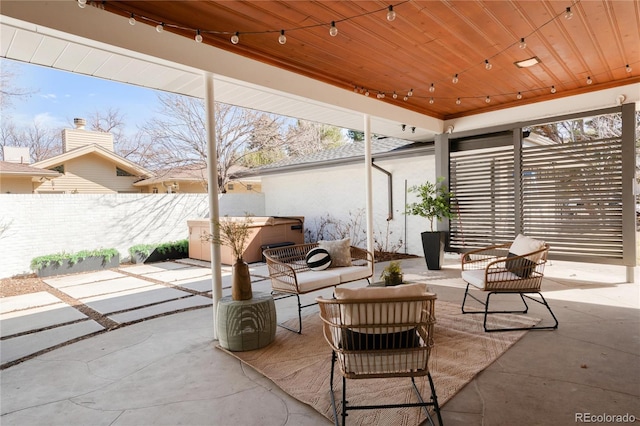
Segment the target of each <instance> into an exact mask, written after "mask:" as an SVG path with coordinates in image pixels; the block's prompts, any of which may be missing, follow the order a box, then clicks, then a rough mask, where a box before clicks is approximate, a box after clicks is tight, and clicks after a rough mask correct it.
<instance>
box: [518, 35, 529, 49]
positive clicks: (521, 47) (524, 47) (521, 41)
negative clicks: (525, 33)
mask: <svg viewBox="0 0 640 426" xmlns="http://www.w3.org/2000/svg"><path fill="white" fill-rule="evenodd" d="M518 47H520V49H526V48H527V42H526V41H524V37H522V38H521V39H520V45H519V46H518Z"/></svg>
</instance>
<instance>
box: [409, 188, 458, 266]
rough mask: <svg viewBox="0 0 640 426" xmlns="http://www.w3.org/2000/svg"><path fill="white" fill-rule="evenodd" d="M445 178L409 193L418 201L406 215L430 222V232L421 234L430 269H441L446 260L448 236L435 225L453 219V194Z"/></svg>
mask: <svg viewBox="0 0 640 426" xmlns="http://www.w3.org/2000/svg"><path fill="white" fill-rule="evenodd" d="M444 180H445V179H444V177H438V178H437V179H436V182H435V183H433V182H425V183H423V184H420V185H414V186H412V187H410V188H409V192H413V193H416V194H417V196H418V201H415V202H413V203H410V204H407V206H406V209H405V212H406V214H410V215H415V216H420V217H424V218H426V219H428V220H429V223H430V225H431V227H430V231H425V232H422V233H421V237H422V249H423V251H424V257H425V261H426V262H427V268H428V269H440V265H441V264H442V261H443V259H444V245H445V237H446V234H445V232H443V231H434V223H436V222H437V221H440V220H442V219H444V218H447V219H451V218H452V217H453V216H454V214H453V212H452V211H451V203H450V202H451V197H453V194H452V193H451V192H449V189H448V188H447V186H446V185H445V184H444Z"/></svg>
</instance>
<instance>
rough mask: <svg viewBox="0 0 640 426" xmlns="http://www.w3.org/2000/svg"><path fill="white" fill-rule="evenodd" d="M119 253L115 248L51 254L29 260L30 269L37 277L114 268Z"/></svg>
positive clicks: (116, 264) (117, 264)
mask: <svg viewBox="0 0 640 426" xmlns="http://www.w3.org/2000/svg"><path fill="white" fill-rule="evenodd" d="M119 265H120V253H119V252H118V250H116V249H115V248H108V249H98V250H81V251H79V252H76V253H66V252H62V253H53V254H48V255H44V256H38V257H34V258H33V259H31V269H32V270H33V271H35V272H36V274H37V275H38V276H39V277H50V276H53V275H61V274H74V273H78V272H87V271H96V270H100V269H109V268H116V267H118V266H119Z"/></svg>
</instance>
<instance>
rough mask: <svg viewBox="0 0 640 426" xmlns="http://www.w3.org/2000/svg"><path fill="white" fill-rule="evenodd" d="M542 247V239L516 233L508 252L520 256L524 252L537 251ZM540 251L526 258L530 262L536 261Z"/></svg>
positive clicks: (538, 258)
mask: <svg viewBox="0 0 640 426" xmlns="http://www.w3.org/2000/svg"><path fill="white" fill-rule="evenodd" d="M543 248H544V241H540V240H536V239H534V238H531V237H527V236H526V235H522V234H518V236H517V237H516V239H515V240H513V243H512V244H511V247H510V248H509V253H513V254H515V255H516V256H522V255H524V254H528V253H531V252H534V251H538V250H541V249H543ZM541 255H542V253H538V254H537V255H535V256H527V259H529V260H531V261H532V262H537V261H538V260H540V256H541Z"/></svg>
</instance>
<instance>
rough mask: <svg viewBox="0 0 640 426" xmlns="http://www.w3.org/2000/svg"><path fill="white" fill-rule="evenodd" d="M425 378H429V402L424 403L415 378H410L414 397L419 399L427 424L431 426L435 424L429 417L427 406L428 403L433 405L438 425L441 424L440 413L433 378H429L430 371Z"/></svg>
mask: <svg viewBox="0 0 640 426" xmlns="http://www.w3.org/2000/svg"><path fill="white" fill-rule="evenodd" d="M427 378H428V379H429V387H430V388H431V402H430V403H426V402H424V399H422V395H421V394H420V391H419V390H418V386H416V380H415V378H413V377H412V378H411V384H412V385H413V391H414V392H415V394H416V397H417V398H418V401H420V404H421V406H422V408H423V409H424V412H425V414H426V415H427V420H428V421H429V424H430V425H431V426H435V425H434V423H433V419H432V418H431V414H430V413H429V410H428V409H427V406H429V405H433V409H434V410H435V412H436V416H437V417H438V424H439V425H440V426H442V417H441V415H440V405H438V397H437V396H436V387H435V386H434V385H433V379H432V378H431V373H428V374H427Z"/></svg>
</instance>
